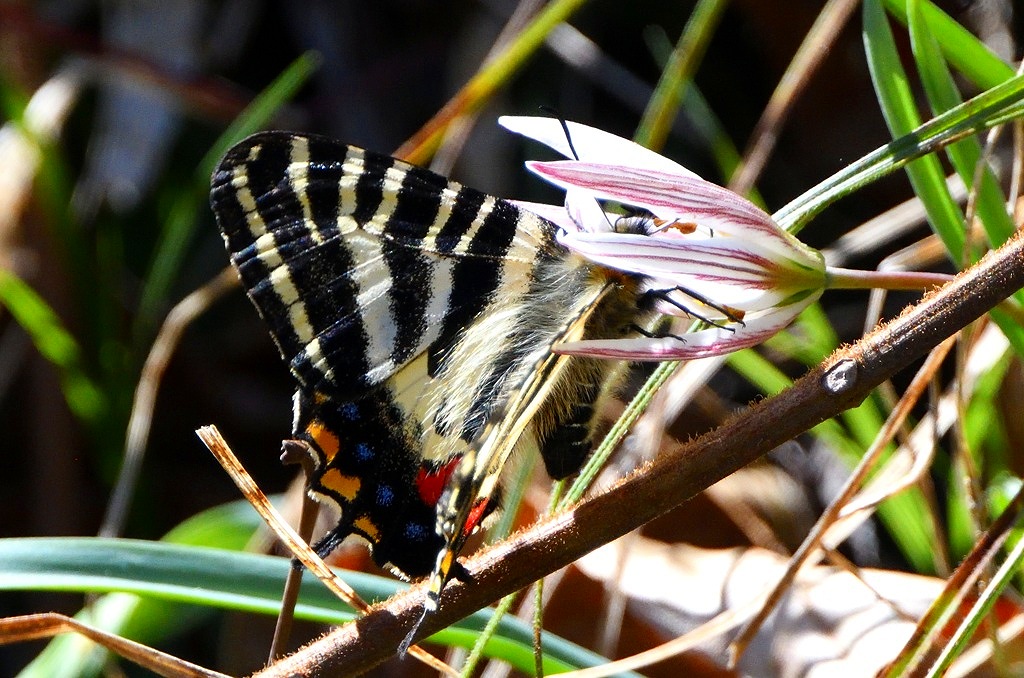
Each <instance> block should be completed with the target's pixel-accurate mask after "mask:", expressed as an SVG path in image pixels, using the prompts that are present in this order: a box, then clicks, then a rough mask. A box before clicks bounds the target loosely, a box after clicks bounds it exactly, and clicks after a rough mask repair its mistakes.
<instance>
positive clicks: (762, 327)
mask: <svg viewBox="0 0 1024 678" xmlns="http://www.w3.org/2000/svg"><path fill="white" fill-rule="evenodd" d="M818 296H820V295H816V296H812V297H808V298H807V299H805V300H803V301H801V302H799V303H796V304H790V305H789V306H784V307H781V308H777V309H775V310H773V311H772V312H770V313H765V314H764V315H762V316H760V317H757V318H752V319H750V320H747V321H745V323H744V324H743V325H739V326H736V327H735V328H733V329H734V331H730V330H726V329H722V328H719V327H712V328H710V329H706V330H699V331H697V332H690V333H688V334H684V335H683V336H682V338H683V339H685V341H680V340H679V339H675V338H673V337H665V338H652V339H649V338H646V337H641V338H637V339H588V340H583V341H572V342H566V343H564V344H556V345H555V346H554V347H553V348H552V351H554V352H555V353H560V354H565V355H583V356H590V357H594V358H604V359H612V360H637V361H650V362H656V361H660V360H696V359H697V358H711V357H713V356H718V355H725V354H726V353H732V352H734V351H738V350H740V349H743V348H750V347H751V346H756V345H758V344H760V343H762V342H764V341H765V340H767V339H769V338H770V337H772V336H773V335H775V334H777V333H778V332H780V331H781V330H782V329H784V328H785V327H786V326H787V325H789V324H790V323H791V322H792V321H793V319H794V318H796V317H797V316H798V315H799V314H800V312H801V311H803V310H804V309H805V308H807V306H809V305H810V304H811V302H813V301H814V300H815V299H817V297H818Z"/></svg>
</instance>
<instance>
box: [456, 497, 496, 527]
mask: <svg viewBox="0 0 1024 678" xmlns="http://www.w3.org/2000/svg"><path fill="white" fill-rule="evenodd" d="M496 508H498V502H496V501H494V500H493V499H491V498H490V497H482V498H480V499H477V500H476V503H475V504H474V505H473V508H472V510H470V512H469V517H468V518H466V527H465V528H463V530H462V534H463V536H466V537H468V536H469V535H471V534H473V532H474V531H475V530H476V529H477V528H478V527H480V524H481V523H482V522H484V519H485V518H487V516H489V515H491V512H492V511H494V509H496Z"/></svg>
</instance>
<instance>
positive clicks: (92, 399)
mask: <svg viewBox="0 0 1024 678" xmlns="http://www.w3.org/2000/svg"><path fill="white" fill-rule="evenodd" d="M0 304H2V305H3V306H6V307H7V309H8V310H9V311H10V312H11V315H12V316H13V317H14V319H15V320H16V321H17V322H18V324H19V325H21V327H22V328H23V329H24V330H25V332H27V333H28V335H29V337H30V338H31V340H32V343H33V344H34V345H35V347H36V350H37V351H39V353H40V354H41V355H42V356H43V357H44V358H45V359H46V360H47V361H49V362H50V363H51V364H53V366H54V367H56V368H57V371H58V372H59V373H60V383H61V389H62V390H63V392H64V398H65V400H66V401H67V403H68V407H70V408H71V411H72V412H73V413H74V414H75V416H76V417H78V418H79V419H80V420H82V421H83V422H85V423H86V424H89V425H92V426H95V425H96V424H97V423H98V422H99V420H100V419H101V417H102V415H103V412H104V410H105V408H106V399H105V397H104V395H103V392H102V391H101V390H100V389H99V387H97V386H96V384H95V383H93V381H92V379H90V378H89V376H88V375H87V374H86V373H85V369H84V367H83V365H82V351H81V349H80V347H79V345H78V342H77V341H75V338H74V337H72V336H71V333H70V332H68V331H67V330H66V329H65V328H64V324H63V323H61V321H60V318H59V317H58V316H57V313H56V312H55V311H54V310H53V309H52V308H50V306H49V304H47V303H46V301H44V300H43V298H42V297H40V296H39V295H38V294H37V293H36V291H35V290H33V289H32V288H31V287H29V286H28V284H27V283H25V281H23V280H22V279H21V278H19V277H18V276H16V275H14V274H13V273H11V272H10V271H7V270H4V269H0Z"/></svg>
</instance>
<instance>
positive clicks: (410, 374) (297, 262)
mask: <svg viewBox="0 0 1024 678" xmlns="http://www.w3.org/2000/svg"><path fill="white" fill-rule="evenodd" d="M211 195H212V204H213V209H214V212H215V214H216V215H217V220H218V223H219V225H220V228H221V230H222V233H223V236H224V239H225V242H226V245H227V248H228V251H229V253H230V255H231V259H232V262H233V263H234V265H235V267H236V268H237V269H238V272H239V275H240V277H241V279H242V282H243V284H244V286H245V288H246V291H247V293H248V295H249V297H250V298H251V299H252V301H253V303H254V304H255V306H256V308H257V310H258V311H259V312H260V314H261V316H262V317H263V318H264V320H265V321H266V322H267V325H268V326H269V328H270V331H271V335H272V336H273V338H274V341H275V342H276V344H277V346H278V348H279V349H280V351H281V354H282V356H283V357H284V359H285V360H286V362H287V363H288V364H289V367H290V369H291V371H292V373H293V375H294V376H295V378H296V380H297V382H298V384H299V388H298V392H297V394H296V416H295V423H294V430H293V433H294V435H295V437H297V438H299V439H302V440H305V441H306V442H308V443H309V444H310V447H311V449H312V451H313V452H314V453H315V458H314V464H315V467H316V470H315V472H314V473H313V475H312V477H311V478H310V489H311V491H312V492H313V493H314V494H315V495H316V496H317V497H318V498H321V499H326V500H328V501H329V502H331V503H333V504H336V505H337V506H338V508H339V509H340V511H341V521H340V522H339V524H338V526H337V528H335V529H334V530H333V531H332V532H331V533H330V534H329V535H328V536H327V537H325V539H324V540H323V541H322V542H321V543H320V544H319V545H318V550H320V552H321V553H327V552H329V551H330V550H331V548H333V546H334V545H335V544H337V543H338V542H340V541H341V539H343V538H344V537H345V536H346V535H348V534H351V533H355V534H358V535H360V536H362V537H364V538H366V539H367V540H368V541H369V542H370V543H371V545H373V555H374V559H375V560H376V561H377V562H378V563H379V564H382V565H383V564H390V565H392V566H394V567H396V568H397V569H398V570H399V571H400V572H401V573H404V574H406V575H409V576H419V575H423V574H428V573H430V572H431V571H432V570H433V569H434V568H435V564H436V561H437V559H438V554H439V553H442V552H443V551H448V552H453V551H457V549H458V547H459V546H460V545H461V541H462V540H463V539H464V537H465V535H466V534H468V532H469V531H471V530H472V529H474V528H475V527H476V526H477V525H478V524H479V522H480V521H481V520H482V519H483V518H484V517H485V516H486V515H487V513H489V512H490V511H491V510H493V509H494V508H495V507H496V505H497V500H498V498H497V494H496V491H495V489H494V487H493V485H494V478H495V477H496V475H497V473H498V472H499V471H500V469H501V466H502V464H503V462H504V459H505V458H507V456H508V453H509V452H510V451H511V447H512V446H514V444H515V442H516V440H509V441H493V440H492V441H491V442H489V443H487V444H488V445H489V447H488V451H486V452H485V456H484V457H483V458H481V457H480V456H479V455H478V454H477V449H476V448H477V447H479V445H480V444H481V443H480V441H477V440H476V438H477V436H478V434H479V432H480V431H481V430H482V429H483V428H484V426H485V424H486V423H487V421H488V419H489V418H491V417H492V416H494V413H495V412H498V411H504V410H505V409H508V407H507V403H506V401H507V400H509V399H510V398H514V397H515V388H516V382H517V381H522V380H523V379H524V378H525V377H524V375H525V374H526V373H527V372H528V371H529V370H530V369H531V365H532V364H533V363H535V362H537V360H538V359H539V358H538V357H537V356H540V355H543V354H544V353H546V350H547V348H548V346H549V344H550V340H547V343H545V335H544V332H543V331H538V329H537V328H536V327H535V326H536V325H537V324H540V325H542V326H543V325H545V324H547V325H549V326H551V328H556V327H557V326H558V324H559V323H561V322H562V319H561V317H562V315H563V309H561V308H558V307H555V308H550V309H548V308H545V309H543V312H541V313H539V314H536V315H537V316H538V317H536V318H530V317H525V316H529V313H527V312H526V306H524V304H525V303H526V302H525V301H524V300H526V299H527V297H529V296H530V295H531V294H535V293H536V290H535V288H538V287H541V288H542V287H544V286H545V285H546V284H548V283H550V281H544V280H540V278H542V277H543V275H541V273H542V270H546V268H545V267H546V266H549V265H550V262H558V261H561V260H563V259H564V256H565V253H564V251H563V250H561V248H560V247H559V246H558V245H557V244H556V243H555V241H554V238H553V233H554V226H553V225H551V224H550V223H548V222H546V221H544V220H542V219H540V218H539V217H536V216H535V215H532V214H530V213H527V212H524V211H522V210H520V209H519V208H517V207H516V206H514V205H512V204H511V203H508V202H505V201H502V200H498V199H496V198H493V197H490V196H487V195H485V194H483V193H480V192H478V191H475V190H473V189H469V188H466V187H463V186H460V185H459V184H457V183H455V182H450V181H448V180H447V179H445V178H443V177H440V176H438V175H436V174H434V173H432V172H429V171H427V170H423V169H420V168H416V167H413V166H411V165H408V164H406V163H403V162H401V161H398V160H395V159H393V158H390V157H387V156H383V155H378V154H375V153H371V152H368V151H363V150H361V149H358V148H354V147H351V146H346V145H344V144H341V143H338V142H336V141H333V140H331V139H328V138H324V137H318V136H312V135H302V134H292V133H282V132H268V133H261V134H257V135H254V136H252V137H250V138H248V139H246V140H245V141H243V142H242V143H240V144H239V145H237V146H235V147H234V148H233V149H231V150H230V151H229V152H228V153H227V155H226V156H225V158H224V159H223V160H222V162H221V164H220V166H219V167H218V169H217V170H216V172H215V173H214V177H213V189H212V194H211ZM548 275H552V273H551V272H550V271H549V272H548ZM559 275H560V274H559ZM568 296H569V297H570V298H571V297H572V296H573V294H572V293H568ZM556 306H557V305H556ZM524 317H525V319H524ZM550 333H551V332H550V331H549V332H548V334H550ZM503 342H504V343H503ZM533 354H536V355H533ZM531 355H532V357H531ZM510 375H511V377H510ZM512 409H513V410H515V409H519V408H517V406H515V405H512ZM518 433H519V434H521V433H522V431H519V432H518ZM495 447H497V448H500V449H496V450H494V451H491V448H495ZM464 458H465V460H464ZM453 477H454V478H455V480H452V479H453ZM452 484H455V485H456V487H455V488H454V490H453V489H452V488H451V487H450V485H452ZM439 516H440V517H442V518H444V517H447V518H448V524H449V527H448V532H449V533H450V534H448V535H445V536H442V535H441V534H440V530H439V523H440V519H439ZM453 521H454V522H453ZM448 567H450V564H449V565H448V566H446V570H445V573H444V576H445V577H447V575H448V569H447V568H448ZM442 583H443V582H442Z"/></svg>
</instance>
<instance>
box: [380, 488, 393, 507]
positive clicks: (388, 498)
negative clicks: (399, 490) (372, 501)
mask: <svg viewBox="0 0 1024 678" xmlns="http://www.w3.org/2000/svg"><path fill="white" fill-rule="evenodd" d="M394 501H395V491H394V490H392V489H391V486H389V485H381V486H380V487H378V488H377V504H378V505H379V506H390V505H391V504H392V502H394Z"/></svg>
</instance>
